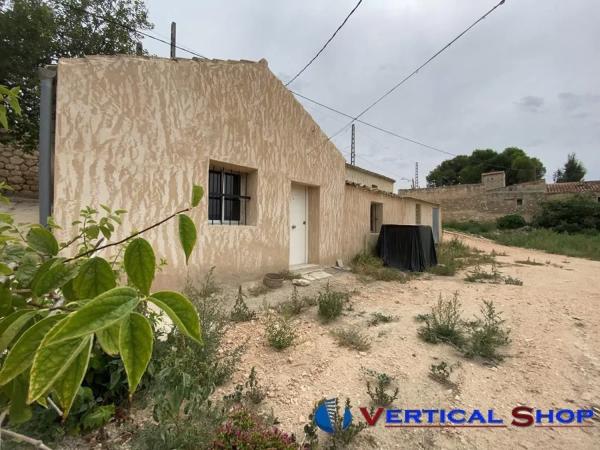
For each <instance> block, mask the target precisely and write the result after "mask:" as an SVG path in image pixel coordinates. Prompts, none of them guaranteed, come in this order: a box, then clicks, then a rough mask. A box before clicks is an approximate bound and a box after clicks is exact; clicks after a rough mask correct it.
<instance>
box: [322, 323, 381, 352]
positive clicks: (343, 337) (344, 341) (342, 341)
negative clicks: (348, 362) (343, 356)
mask: <svg viewBox="0 0 600 450" xmlns="http://www.w3.org/2000/svg"><path fill="white" fill-rule="evenodd" d="M331 334H332V335H333V337H334V338H335V340H336V342H337V344H338V345H339V346H341V347H347V348H351V349H353V350H359V351H366V350H369V349H370V348H371V342H370V341H369V339H368V338H367V337H366V336H364V335H363V334H362V333H361V332H360V331H359V330H358V329H357V328H355V327H352V328H340V329H337V330H333V331H332V332H331Z"/></svg>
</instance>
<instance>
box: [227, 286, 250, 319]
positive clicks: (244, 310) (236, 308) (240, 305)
mask: <svg viewBox="0 0 600 450" xmlns="http://www.w3.org/2000/svg"><path fill="white" fill-rule="evenodd" d="M245 297H246V296H245V295H244V292H243V291H242V287H241V286H240V287H239V288H238V294H237V297H236V298H235V304H234V305H233V309H232V310H231V314H230V315H229V317H230V318H231V320H233V321H234V322H248V321H250V320H252V319H254V318H255V317H256V313H255V312H254V311H250V308H248V305H247V304H246V301H245V300H244V298H245Z"/></svg>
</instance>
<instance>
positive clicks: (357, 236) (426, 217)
mask: <svg viewBox="0 0 600 450" xmlns="http://www.w3.org/2000/svg"><path fill="white" fill-rule="evenodd" d="M372 202H375V203H381V204H382V205H383V220H382V223H383V224H386V225H393V224H398V225H415V224H416V205H417V204H420V205H421V224H422V225H429V226H432V217H433V212H432V209H433V207H434V206H435V205H432V204H431V203H428V202H421V201H419V200H416V199H411V198H400V197H398V196H396V195H386V194H385V193H381V192H377V191H371V190H368V189H363V188H361V187H356V186H352V185H348V184H347V185H346V188H345V196H344V211H345V215H344V217H345V220H344V228H343V241H342V256H343V259H344V262H347V261H350V260H351V259H352V257H353V256H355V255H356V254H357V253H360V252H361V251H363V250H365V249H367V248H370V247H372V246H373V245H374V244H375V243H376V242H377V234H376V233H371V230H370V226H371V222H370V214H371V203H372ZM440 220H441V217H440ZM440 231H441V230H440Z"/></svg>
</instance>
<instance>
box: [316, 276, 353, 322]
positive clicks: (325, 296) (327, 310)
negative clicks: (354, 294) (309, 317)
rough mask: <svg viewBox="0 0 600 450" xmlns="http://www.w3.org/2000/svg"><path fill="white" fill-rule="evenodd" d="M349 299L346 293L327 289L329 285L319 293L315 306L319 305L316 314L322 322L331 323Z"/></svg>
mask: <svg viewBox="0 0 600 450" xmlns="http://www.w3.org/2000/svg"><path fill="white" fill-rule="evenodd" d="M349 298H350V295H349V294H348V293H346V292H340V291H334V290H332V289H331V288H330V287H329V283H327V286H326V287H325V290H324V291H321V292H319V297H318V298H317V304H318V305H319V310H318V314H319V317H320V318H321V320H322V321H323V322H331V321H332V320H335V319H337V318H338V317H339V316H340V315H341V314H342V311H343V309H344V305H345V304H346V302H347V301H348V299H349Z"/></svg>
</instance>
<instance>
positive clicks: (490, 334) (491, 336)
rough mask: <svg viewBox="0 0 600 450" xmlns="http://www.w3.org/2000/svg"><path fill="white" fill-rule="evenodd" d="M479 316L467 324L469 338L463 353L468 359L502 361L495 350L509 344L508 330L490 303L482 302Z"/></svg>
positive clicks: (499, 314)
mask: <svg viewBox="0 0 600 450" xmlns="http://www.w3.org/2000/svg"><path fill="white" fill-rule="evenodd" d="M481 316H482V317H481V318H476V320H474V321H472V322H469V323H468V327H469V338H468V340H467V343H466V345H465V348H464V353H465V355H466V356H468V357H475V356H479V357H481V358H485V359H489V360H502V358H503V357H502V355H500V354H499V353H498V351H497V349H498V348H499V347H503V346H505V345H507V344H508V343H509V342H510V338H509V334H510V330H507V329H505V328H504V322H505V320H504V319H502V317H501V313H499V312H497V311H496V308H495V306H494V303H493V302H491V301H486V300H484V301H483V306H482V307H481Z"/></svg>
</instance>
